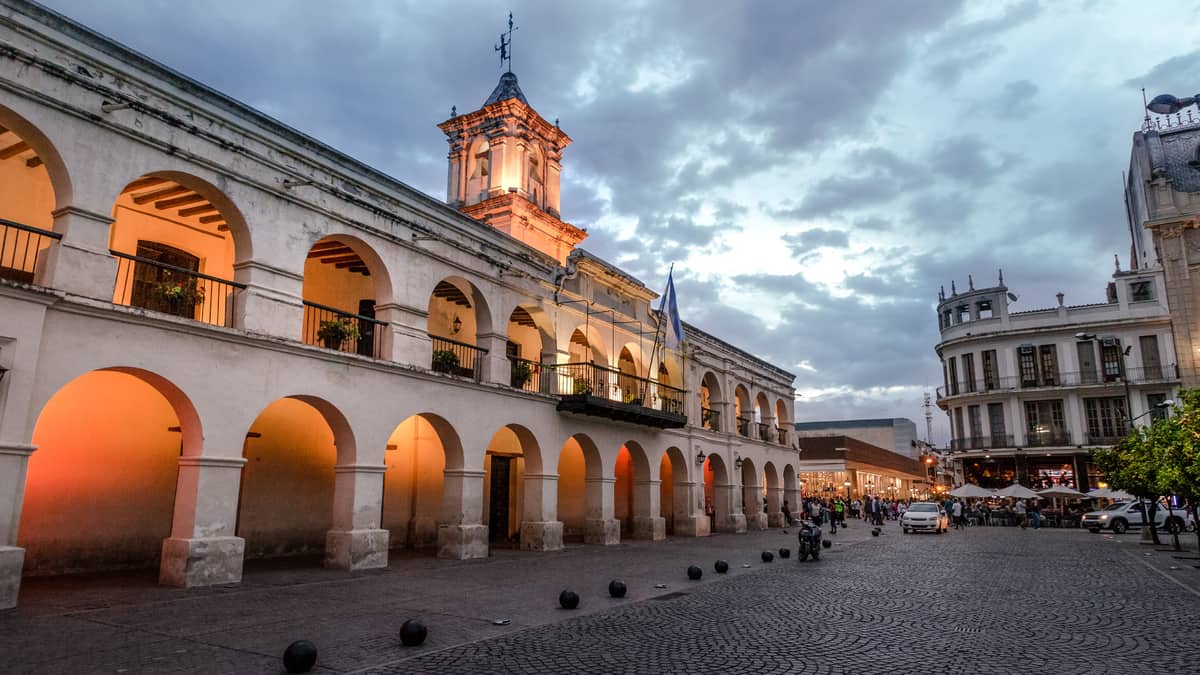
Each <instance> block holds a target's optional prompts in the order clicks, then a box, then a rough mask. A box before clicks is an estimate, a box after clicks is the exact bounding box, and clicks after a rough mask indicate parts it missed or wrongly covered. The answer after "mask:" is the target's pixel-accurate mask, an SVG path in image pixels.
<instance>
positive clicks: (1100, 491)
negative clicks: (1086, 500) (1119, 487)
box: [1087, 488, 1112, 499]
mask: <svg viewBox="0 0 1200 675" xmlns="http://www.w3.org/2000/svg"><path fill="white" fill-rule="evenodd" d="M1087 496H1089V497H1093V498H1095V499H1112V490H1109V489H1108V488H1096V489H1095V490H1088V493H1087Z"/></svg>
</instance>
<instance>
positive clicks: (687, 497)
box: [672, 483, 711, 537]
mask: <svg viewBox="0 0 1200 675" xmlns="http://www.w3.org/2000/svg"><path fill="white" fill-rule="evenodd" d="M697 494H698V495H699V496H698V497H697V496H696V495H697ZM673 500H674V502H675V503H674V504H673V505H672V508H673V509H674V515H675V526H674V527H675V536H676V537H707V536H708V535H709V534H711V532H710V531H709V529H710V528H709V522H708V516H706V515H704V490H703V489H702V488H701V487H700V486H699V484H697V483H676V484H675V490H674V494H673Z"/></svg>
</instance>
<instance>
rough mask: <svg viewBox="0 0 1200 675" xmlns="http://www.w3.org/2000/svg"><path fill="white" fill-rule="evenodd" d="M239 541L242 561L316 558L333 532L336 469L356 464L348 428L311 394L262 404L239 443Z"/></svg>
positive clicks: (342, 418)
mask: <svg viewBox="0 0 1200 675" xmlns="http://www.w3.org/2000/svg"><path fill="white" fill-rule="evenodd" d="M243 455H244V457H245V458H246V466H245V468H244V469H243V471H242V483H241V496H240V498H239V500H238V518H237V519H238V523H237V533H238V536H240V537H242V538H243V539H245V542H246V557H247V558H275V557H291V556H305V555H315V554H319V553H322V552H324V551H325V546H326V540H327V534H328V533H329V532H330V531H331V530H332V529H333V520H334V503H335V490H336V488H337V481H336V478H335V475H336V468H335V467H337V466H351V465H354V464H355V460H356V456H357V452H356V448H355V442H354V434H353V432H352V430H351V429H350V424H349V422H348V421H347V420H346V417H345V415H343V414H342V412H341V411H340V410H338V408H337V407H336V406H334V405H333V404H332V403H330V402H329V401H327V400H325V399H323V398H320V397H317V396H311V395H303V394H297V395H291V396H286V397H283V398H280V399H277V400H275V401H273V402H272V403H270V404H269V405H267V407H266V408H264V409H263V410H262V411H261V412H260V413H259V414H258V416H257V417H256V418H255V419H254V421H253V422H252V423H251V425H250V428H249V429H248V430H247V432H246V440H245V443H244V445H243Z"/></svg>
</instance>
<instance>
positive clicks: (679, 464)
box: [658, 446, 699, 536]
mask: <svg viewBox="0 0 1200 675" xmlns="http://www.w3.org/2000/svg"><path fill="white" fill-rule="evenodd" d="M658 479H659V484H658V490H659V492H658V495H659V496H658V503H659V516H661V517H662V519H663V528H664V532H665V533H666V534H667V535H670V536H673V535H689V536H695V535H697V534H699V533H698V532H696V527H695V523H694V521H693V519H692V517H691V514H692V504H691V501H692V495H691V490H690V487H691V485H690V482H689V480H688V458H687V456H686V455H685V454H684V453H683V451H682V450H680V449H679V448H678V447H676V446H671V447H669V448H667V449H666V451H665V452H663V454H662V458H661V459H660V460H659V466H658Z"/></svg>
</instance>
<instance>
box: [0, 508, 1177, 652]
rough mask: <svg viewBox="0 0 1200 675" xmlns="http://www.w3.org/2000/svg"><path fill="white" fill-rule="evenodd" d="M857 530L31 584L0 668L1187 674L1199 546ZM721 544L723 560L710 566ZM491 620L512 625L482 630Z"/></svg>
mask: <svg viewBox="0 0 1200 675" xmlns="http://www.w3.org/2000/svg"><path fill="white" fill-rule="evenodd" d="M790 532H791V533H792V535H794V530H792V531H790ZM868 534H869V532H868V529H867V528H866V527H864V526H861V525H859V526H855V527H853V528H851V529H850V530H848V531H842V532H840V533H839V534H838V536H837V542H838V543H837V545H836V546H835V547H834V548H833V549H832V550H829V551H826V552H825V555H823V556H822V559H821V561H820V562H816V563H813V562H809V563H803V564H802V563H798V562H796V560H795V559H794V558H793V559H790V560H782V559H780V558H778V557H776V560H775V562H773V563H770V564H763V563H762V562H761V561H760V560H759V552H760V551H762V550H763V549H767V548H769V549H771V550H775V549H778V548H779V547H780V546H789V547H794V541H795V539H794V536H787V537H785V536H783V535H782V534H781V533H779V532H778V531H770V532H764V533H753V534H749V535H737V536H735V535H722V536H715V537H711V538H708V539H701V540H694V539H693V540H688V539H678V540H674V539H673V540H669V541H667V542H658V543H650V542H634V543H630V544H623V545H621V546H618V547H596V546H582V545H579V546H574V547H571V548H569V550H568V551H566V552H563V553H554V554H534V553H522V552H517V551H501V552H498V553H497V554H496V555H495V556H494V557H492V558H490V559H488V560H486V561H464V562H449V561H438V560H433V559H430V558H425V557H418V556H410V557H406V558H404V559H397V560H395V561H394V562H393V564H392V565H391V566H390V568H389V569H387V570H380V571H374V572H364V573H358V574H346V573H343V572H337V571H332V570H323V569H320V568H318V567H313V566H312V562H311V561H296V562H295V563H292V564H289V565H279V564H277V563H276V564H273V565H270V566H265V567H264V566H251V567H250V568H248V570H247V573H246V579H245V581H244V583H243V584H241V585H240V586H234V587H223V588H210V589H197V590H191V591H182V590H177V589H167V588H161V587H157V586H154V585H153V579H152V578H148V577H146V576H139V575H112V576H103V577H91V578H75V579H57V580H27V582H26V585H25V587H24V589H23V591H22V598H21V601H22V606H21V607H20V608H19V609H17V610H13V611H9V612H4V613H0V636H2V637H0V664H4V665H3V667H2V669H3V670H4V671H6V672H21V673H26V672H28V673H42V672H46V673H62V672H71V673H82V672H89V673H90V672H109V673H115V672H221V673H224V672H229V673H278V672H282V667H281V666H280V661H279V654H281V653H282V651H283V649H284V647H286V645H287V644H288V643H289V642H290V641H292V640H295V639H300V638H305V639H310V640H313V641H314V642H316V643H317V645H318V647H319V648H320V655H321V656H320V663H319V666H320V670H322V671H325V672H373V673H401V672H404V673H414V672H416V673H511V672H547V673H549V672H553V673H563V672H610V673H616V672H620V673H640V672H647V673H671V672H679V673H683V672H687V673H707V672H713V673H717V672H720V673H773V672H793V673H802V672H814V673H815V672H847V673H856V674H858V673H875V672H887V673H898V672H902V673H910V672H939V673H942V672H971V673H992V672H995V673H1009V672H1018V671H1025V672H1054V673H1089V674H1092V673H1103V672H1120V673H1133V672H1137V673H1150V672H1162V673H1183V672H1195V670H1196V663H1197V661H1196V656H1195V655H1196V651H1195V647H1194V645H1195V644H1196V643H1197V642H1198V641H1200V618H1198V617H1200V611H1197V607H1198V606H1200V605H1198V603H1197V601H1198V600H1200V569H1197V568H1195V567H1193V565H1198V564H1200V560H1179V559H1176V558H1175V557H1174V556H1173V555H1172V554H1171V553H1170V552H1168V551H1158V550H1155V549H1154V548H1153V547H1149V546H1143V545H1140V544H1139V543H1138V538H1137V535H1135V534H1129V535H1125V536H1122V537H1114V536H1112V535H1091V534H1089V533H1087V532H1083V531H1077V530H1072V531H1066V530H1042V531H1040V532H1034V531H1032V530H1025V531H1022V530H1018V529H1016V528H973V529H970V530H966V531H962V532H952V533H950V534H947V535H943V536H934V535H907V536H905V535H901V534H899V532H898V530H897V529H896V527H895V525H889V526H888V527H887V528H886V529H885V533H884V535H883V536H881V537H878V538H872V537H870V536H868ZM1193 541H1194V540H1193ZM1189 543H1191V542H1189ZM1191 546H1192V548H1193V551H1194V547H1195V544H1194V543H1191ZM1192 555H1194V553H1192ZM718 557H720V558H724V559H726V560H728V561H729V562H730V563H731V566H732V570H731V572H730V574H728V575H725V576H719V575H717V574H715V573H714V572H713V571H712V561H713V560H715V559H716V558H718ZM692 562H695V563H697V564H702V566H703V567H704V570H705V575H704V579H703V580H702V581H700V582H690V581H688V580H687V579H686V576H685V574H684V569H685V568H686V566H687V565H688V564H690V563H692ZM743 564H748V565H750V567H748V568H744V567H742V565H743ZM1172 567H1175V568H1177V569H1171V568H1172ZM613 577H618V578H621V579H623V580H625V581H626V583H627V584H628V585H629V589H630V592H629V596H628V597H627V598H626V599H624V600H614V599H611V598H608V597H607V592H606V587H607V583H608V580H609V579H611V578H613ZM660 583H661V584H666V586H667V588H665V589H659V588H655V584H660ZM566 587H570V588H572V589H574V590H576V591H577V592H578V593H579V594H580V595H581V597H582V599H583V601H582V606H581V608H580V609H579V610H576V611H574V612H568V611H565V610H561V609H558V607H557V596H558V592H559V591H560V590H562V589H563V588H566ZM676 594H678V595H676ZM409 617H418V618H420V619H422V620H423V621H425V622H426V623H427V624H428V625H429V626H430V637H429V640H428V642H427V643H426V644H425V645H424V646H422V647H420V648H415V649H405V648H403V647H401V646H399V644H398V640H397V639H396V631H397V630H398V628H399V625H400V624H401V623H402V622H403V621H404V620H405V619H407V618H409ZM499 618H507V619H510V620H511V623H510V624H509V625H507V626H495V625H493V624H492V620H494V619H499Z"/></svg>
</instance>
